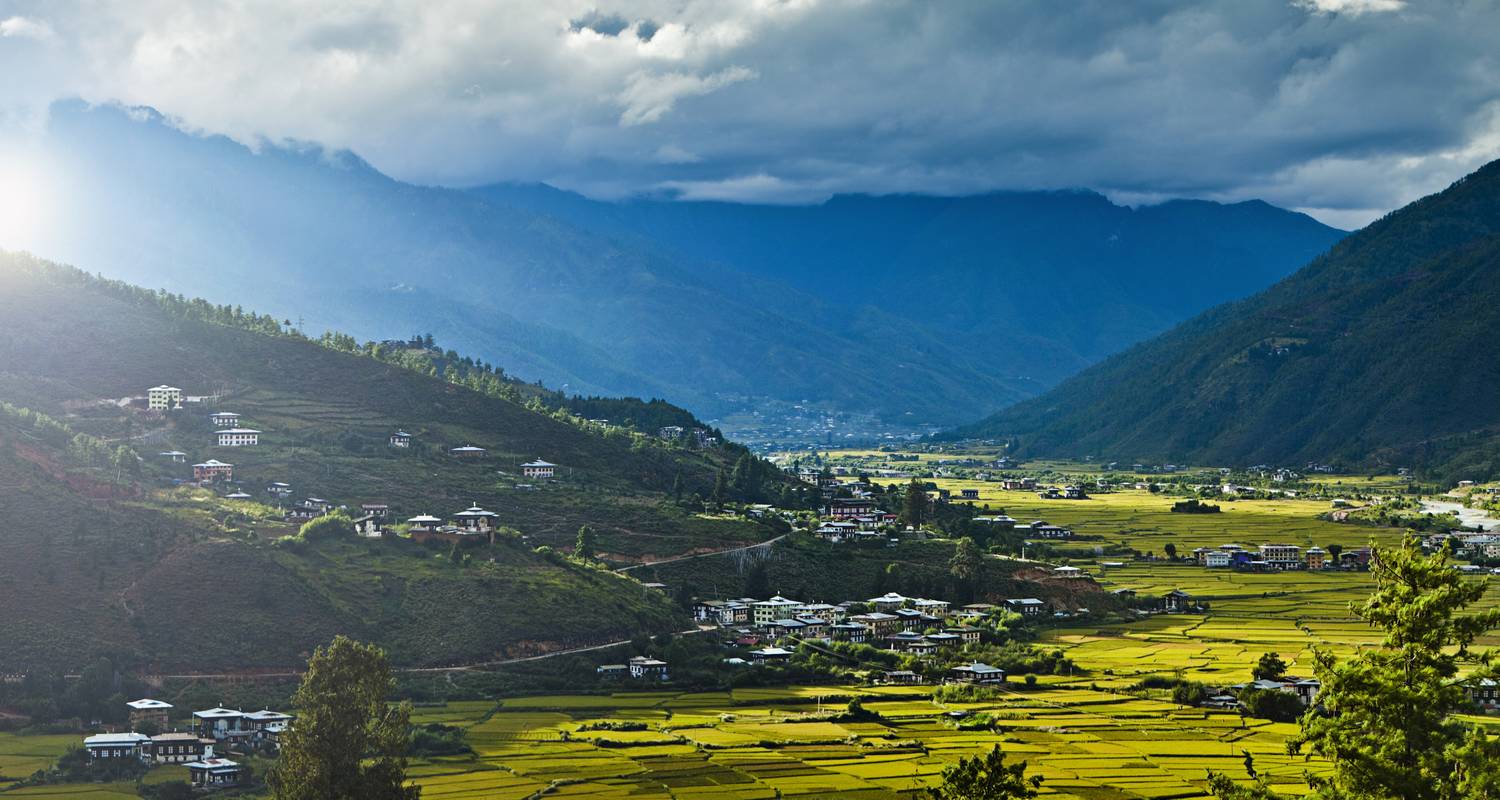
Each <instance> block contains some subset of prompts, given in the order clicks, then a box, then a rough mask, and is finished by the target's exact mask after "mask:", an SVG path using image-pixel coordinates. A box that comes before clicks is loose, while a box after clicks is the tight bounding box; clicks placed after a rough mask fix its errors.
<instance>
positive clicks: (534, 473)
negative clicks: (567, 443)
mask: <svg viewBox="0 0 1500 800" xmlns="http://www.w3.org/2000/svg"><path fill="white" fill-rule="evenodd" d="M556 472H557V465H556V464H553V463H550V462H547V461H543V460H541V459H540V458H539V459H537V460H535V461H529V462H527V463H525V464H522V465H521V474H522V475H525V476H526V477H528V478H551V477H552V476H553V474H554V473H556Z"/></svg>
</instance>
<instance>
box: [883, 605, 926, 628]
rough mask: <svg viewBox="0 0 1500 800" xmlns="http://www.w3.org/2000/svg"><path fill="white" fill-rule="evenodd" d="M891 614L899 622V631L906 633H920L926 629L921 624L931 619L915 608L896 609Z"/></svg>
mask: <svg viewBox="0 0 1500 800" xmlns="http://www.w3.org/2000/svg"><path fill="white" fill-rule="evenodd" d="M891 613H892V614H894V615H895V616H896V618H897V619H899V620H901V629H902V630H908V631H920V630H922V629H923V628H925V627H926V626H925V625H924V624H923V623H924V622H926V621H927V620H929V619H932V617H929V616H928V615H926V614H923V613H922V612H920V611H918V610H916V609H915V608H898V609H896V610H895V611H892V612H891Z"/></svg>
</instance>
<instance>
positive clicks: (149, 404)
mask: <svg viewBox="0 0 1500 800" xmlns="http://www.w3.org/2000/svg"><path fill="white" fill-rule="evenodd" d="M180 405H182V390H181V389H179V388H177V387H176V386H167V385H165V384H163V385H161V386H153V387H151V388H150V389H147V390H146V408H149V409H151V410H152V411H166V410H168V409H171V408H176V407H178V406H180Z"/></svg>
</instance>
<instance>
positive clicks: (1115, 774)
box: [414, 680, 1318, 800]
mask: <svg viewBox="0 0 1500 800" xmlns="http://www.w3.org/2000/svg"><path fill="white" fill-rule="evenodd" d="M931 691H932V690H931V689H930V688H923V687H885V688H873V689H835V688H800V689H799V688H792V689H784V690H766V689H761V690H753V691H743V692H742V691H736V692H732V693H714V694H646V695H642V694H623V695H613V696H604V697H582V696H580V697H540V698H528V699H524V700H512V701H506V702H504V703H502V704H501V705H500V706H499V707H498V708H494V707H485V708H483V709H481V708H478V707H473V706H465V705H458V706H449V707H444V708H441V709H424V710H423V714H422V719H423V720H424V721H437V720H441V721H444V722H446V723H447V724H460V725H464V726H465V727H466V728H467V729H468V731H469V740H470V743H471V744H472V745H473V746H474V748H475V750H476V754H475V755H474V756H473V757H467V758H462V759H443V760H435V761H432V762H425V763H422V764H420V765H418V766H417V767H416V769H415V770H414V771H415V773H416V781H417V783H419V784H421V785H422V787H423V793H422V794H423V797H426V798H445V799H452V798H524V797H529V796H531V795H533V794H535V793H536V792H539V791H543V790H546V791H547V794H546V796H548V797H579V798H624V797H635V798H641V797H661V798H669V797H679V798H724V800H739V799H741V798H744V799H746V800H754V799H758V798H767V799H768V800H769V798H774V797H799V798H824V797H829V798H831V797H854V798H890V797H901V796H905V795H909V794H910V793H912V792H914V791H916V790H920V789H922V788H924V787H926V786H929V785H932V784H933V783H934V782H936V780H937V779H938V776H939V775H940V773H941V771H942V768H943V766H944V765H945V764H948V763H951V762H952V761H955V760H957V759H958V758H959V757H960V756H963V755H969V754H974V753H979V752H982V751H985V750H988V749H989V748H990V747H991V746H993V745H995V744H999V745H1001V747H1002V748H1003V749H1004V750H1005V751H1006V752H1007V753H1010V754H1013V755H1014V756H1015V757H1018V758H1024V759H1026V760H1028V761H1029V762H1030V764H1031V769H1032V770H1033V771H1034V772H1036V773H1038V774H1040V775H1042V776H1043V777H1044V778H1045V779H1046V783H1045V784H1044V787H1043V788H1044V792H1045V793H1046V794H1049V795H1052V796H1057V797H1077V798H1089V799H1090V800H1098V799H1102V798H1133V797H1141V798H1187V797H1199V796H1202V794H1203V780H1204V776H1205V774H1206V770H1210V769H1212V770H1216V771H1222V772H1226V773H1228V774H1231V775H1234V776H1237V777H1243V776H1244V774H1245V769H1244V763H1243V762H1244V753H1245V752H1246V751H1248V752H1250V753H1252V754H1253V755H1254V756H1255V766H1256V768H1257V770H1259V771H1260V772H1261V773H1262V774H1269V775H1270V776H1271V780H1272V782H1273V783H1274V784H1277V785H1278V788H1285V789H1287V790H1288V791H1296V790H1297V788H1298V787H1300V785H1301V783H1300V776H1301V775H1302V774H1303V772H1304V770H1309V769H1311V770H1312V771H1314V772H1316V771H1317V770H1318V765H1317V764H1315V763H1306V762H1304V761H1302V760H1301V759H1292V758H1289V757H1288V756H1286V755H1284V742H1285V740H1286V737H1287V736H1289V735H1290V734H1292V733H1293V732H1294V727H1293V726H1290V725H1277V724H1272V723H1263V722H1257V721H1253V720H1250V721H1246V720H1242V719H1241V718H1240V717H1239V716H1238V715H1236V714H1228V713H1222V712H1204V711H1202V710H1199V709H1184V708H1181V707H1177V706H1174V705H1172V704H1171V703H1169V702H1163V701H1161V700H1154V699H1146V698H1141V697H1135V696H1131V695H1128V694H1123V693H1119V692H1114V691H1110V690H1108V689H1105V688H1102V687H1101V688H1098V689H1095V688H1089V687H1088V686H1087V685H1075V684H1073V683H1070V682H1067V681H1062V680H1055V681H1053V682H1051V683H1044V684H1043V686H1042V687H1040V688H1038V689H1035V690H1030V691H1025V692H1022V691H1013V692H1007V693H1005V694H1004V695H1002V696H1001V697H999V698H997V699H994V700H988V701H984V702H975V703H956V704H943V703H938V702H935V701H934V700H933V697H932V694H931ZM856 694H857V695H859V696H861V697H862V699H863V703H864V705H865V708H866V709H869V710H871V711H874V712H877V713H878V714H879V715H880V717H879V718H878V719H875V720H871V721H861V722H832V721H827V720H826V719H825V718H824V717H825V716H826V715H822V714H820V713H819V712H820V710H825V709H827V708H829V707H832V708H835V709H837V708H840V707H842V706H843V704H844V703H845V702H846V701H847V698H848V697H849V696H851V695H856ZM953 712H971V713H980V712H982V713H985V714H988V715H990V716H991V717H992V718H993V720H994V722H993V724H994V725H995V728H994V729H993V730H991V729H985V730H973V731H968V730H960V729H959V727H958V725H957V724H956V722H955V721H954V719H952V718H950V716H949V714H950V713H953ZM600 723H611V724H617V723H640V724H643V725H644V729H643V730H628V731H611V730H589V728H591V727H595V726H598V725H599V724H600Z"/></svg>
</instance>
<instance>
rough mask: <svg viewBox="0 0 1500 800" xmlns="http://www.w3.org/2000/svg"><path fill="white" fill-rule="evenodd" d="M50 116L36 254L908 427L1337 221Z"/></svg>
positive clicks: (1168, 308) (1294, 254)
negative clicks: (495, 182) (679, 175)
mask: <svg viewBox="0 0 1500 800" xmlns="http://www.w3.org/2000/svg"><path fill="white" fill-rule="evenodd" d="M48 136H49V141H50V143H51V146H52V160H53V161H54V162H55V164H54V166H55V169H54V170H53V172H54V175H55V181H56V185H55V186H54V187H52V188H53V190H54V191H53V194H54V195H55V196H57V197H59V198H65V200H66V203H63V204H60V205H59V211H58V213H55V214H53V215H52V218H51V224H50V226H49V227H47V228H46V229H45V230H44V231H42V232H40V233H39V234H38V235H37V236H36V237H35V241H32V242H27V243H26V246H27V247H29V248H30V249H32V250H34V251H36V252H41V253H46V254H48V255H49V256H55V257H59V258H62V259H64V260H68V261H72V262H74V263H84V264H89V265H90V266H91V267H93V268H97V269H100V270H103V271H104V272H106V273H107V274H109V275H111V276H113V277H118V278H123V279H126V280H130V281H132V282H136V283H141V284H144V285H150V286H165V287H167V288H170V289H171V290H172V291H174V292H180V293H185V294H189V295H194V296H201V297H206V298H208V299H210V300H213V301H214V302H220V303H237V304H243V305H247V306H252V307H256V308H259V309H263V310H267V311H272V312H274V313H276V314H278V315H280V316H282V317H285V318H290V319H294V320H295V319H302V320H303V321H304V322H305V328H306V329H307V330H309V331H310V332H312V333H316V332H317V331H319V330H321V329H324V328H334V329H340V330H345V331H348V332H350V333H352V334H354V335H356V336H359V337H361V338H370V339H381V338H389V337H393V336H401V337H404V336H407V335H410V334H411V333H414V332H431V333H433V334H435V335H436V336H437V337H438V339H439V340H441V341H443V342H444V343H446V344H450V345H452V346H455V347H457V348H459V349H462V350H464V351H466V352H471V353H474V354H476V355H479V356H482V357H483V358H485V359H486V360H490V361H494V362H498V363H503V364H505V365H506V367H507V369H509V370H511V371H512V372H513V373H514V374H516V375H519V376H522V377H524V378H526V379H540V380H542V381H544V382H546V383H547V384H548V385H550V386H554V387H558V388H562V389H565V390H567V391H569V392H576V393H605V394H632V395H639V396H643V397H644V396H661V397H668V398H670V399H672V400H673V401H674V402H677V403H679V404H682V405H686V406H688V407H691V408H693V409H695V410H698V411H700V412H701V413H704V414H705V415H711V416H722V415H726V414H728V413H730V412H734V411H747V410H756V409H761V408H771V407H775V406H776V405H777V404H786V403H800V402H802V401H807V400H810V401H813V402H817V403H822V404H824V405H825V406H826V407H834V408H838V409H842V410H848V411H852V412H863V413H873V414H878V415H880V416H882V417H884V418H886V419H894V420H899V421H901V423H902V424H904V425H906V426H908V427H918V426H920V425H922V424H924V423H926V424H939V423H942V424H953V423H957V422H960V421H962V420H964V419H971V418H973V417H975V416H978V415H981V414H983V413H987V412H989V411H991V410H994V409H996V408H999V407H1002V406H1004V405H1007V404H1009V403H1012V402H1014V401H1016V400H1019V399H1022V398H1025V397H1028V396H1031V395H1033V394H1035V393H1036V392H1038V391H1040V390H1041V389H1043V388H1045V387H1046V386H1048V385H1050V384H1052V383H1053V382H1055V381H1057V380H1060V379H1061V378H1063V377H1065V376H1067V375H1069V374H1071V373H1072V372H1074V371H1076V370H1077V369H1079V368H1081V367H1083V366H1085V365H1086V364H1088V363H1090V362H1092V361H1093V360H1095V359H1097V358H1099V357H1101V356H1103V355H1106V354H1108V353H1110V352H1114V351H1115V350H1118V349H1119V348H1121V347H1124V346H1126V345H1128V344H1129V343H1131V342H1133V341H1136V340H1138V339H1140V338H1141V337H1143V336H1147V335H1150V334H1152V333H1155V332H1157V331H1160V330H1162V329H1164V328H1165V327H1167V326H1169V325H1170V324H1172V323H1173V322H1175V321H1178V320H1180V319H1183V318H1184V317H1185V316H1187V315H1188V314H1190V313H1192V312H1193V311H1196V310H1198V309H1201V308H1204V307H1206V306H1208V305H1210V304H1212V303H1214V302H1220V301H1222V300H1225V299H1228V298H1232V297H1236V296H1240V295H1242V294H1244V293H1246V292H1250V291H1254V290H1255V289H1258V288H1260V287H1262V286H1265V285H1266V284H1268V283H1269V282H1271V281H1273V280H1275V279H1276V278H1278V277H1281V276H1282V275H1284V274H1286V273H1287V272H1288V271H1290V270H1291V269H1292V268H1294V267H1295V265H1296V264H1298V263H1301V262H1302V261H1304V260H1305V259H1306V258H1307V257H1309V256H1310V255H1311V254H1312V253H1315V252H1318V251H1320V250H1321V249H1323V248H1324V247H1326V246H1327V244H1329V243H1330V242H1332V241H1334V240H1335V239H1337V237H1338V236H1339V235H1340V234H1339V232H1337V231H1334V230H1332V229H1329V228H1326V227H1324V226H1321V225H1318V224H1317V223H1315V222H1312V221H1311V220H1309V219H1307V218H1305V217H1302V216H1300V215H1295V214H1290V213H1287V212H1283V211H1279V210H1276V209H1271V208H1269V207H1266V206H1263V205H1258V204H1241V205H1237V206H1219V205H1216V204H1206V203H1171V204H1166V205H1164V206H1160V207H1155V208H1150V209H1140V210H1137V211H1131V210H1130V209H1125V208H1121V207H1118V206H1114V205H1112V204H1110V203H1109V202H1107V201H1105V200H1104V199H1103V198H1101V197H1099V196H1097V195H1092V194H1088V193H1051V194H1043V193H1034V194H1026V193H1021V194H1006V195H993V196H986V197H979V198H958V199H945V198H922V197H890V198H884V197H882V198H870V197H846V198H836V199H835V200H833V201H830V202H829V203H826V204H824V205H821V206H813V207H796V208H779V207H759V206H738V205H728V204H702V203H648V202H641V203H626V204H619V205H612V204H599V203H592V202H590V201H586V200H583V199H582V198H578V197H577V196H574V195H566V194H564V193H558V192H555V191H553V190H547V189H526V190H515V191H502V190H501V189H498V188H491V189H487V190H476V191H472V192H462V191H453V190H446V189H439V188H432V187H421V186H413V185H410V184H405V183H401V182H399V181H394V180H392V179H390V178H388V177H386V176H384V175H381V174H380V173H379V172H377V171H375V170H374V169H372V168H371V167H370V166H369V165H367V164H365V163H364V162H362V161H360V160H359V159H358V158H357V157H354V156H352V155H350V154H347V153H329V152H326V151H323V150H321V149H319V148H316V147H306V148H298V147H278V146H273V145H270V144H266V145H263V146H262V147H260V148H259V150H258V151H256V152H251V151H250V150H248V149H246V148H244V147H241V146H240V145H238V144H235V143H233V142H231V141H229V140H226V139H222V138H213V137H209V138H204V137H196V136H191V135H188V134H185V133H182V132H180V131H178V130H176V129H174V128H172V127H171V126H170V125H168V124H166V123H165V122H164V121H163V120H162V119H161V118H159V117H157V116H156V115H154V114H152V113H150V112H148V111H142V110H132V111H125V110H121V109H116V108H85V107H83V106H81V105H77V104H71V105H70V104H63V105H59V106H57V107H56V108H54V110H53V113H52V115H51V120H50V128H49V133H48ZM63 206H65V207H66V213H63V210H62V207H63ZM0 244H5V243H0ZM10 246H12V247H14V246H16V245H15V244H14V243H11V244H10Z"/></svg>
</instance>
